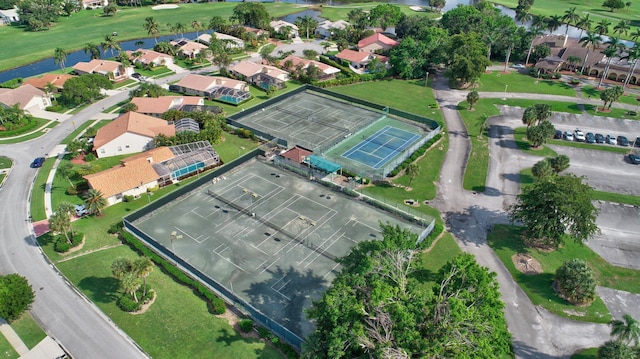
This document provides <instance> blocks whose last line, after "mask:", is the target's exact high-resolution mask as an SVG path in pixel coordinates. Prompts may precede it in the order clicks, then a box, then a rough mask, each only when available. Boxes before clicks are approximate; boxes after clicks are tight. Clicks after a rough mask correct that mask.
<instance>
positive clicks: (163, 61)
mask: <svg viewBox="0 0 640 359" xmlns="http://www.w3.org/2000/svg"><path fill="white" fill-rule="evenodd" d="M125 53H126V54H127V56H128V57H129V59H130V60H131V62H133V63H134V64H138V65H140V66H143V67H154V66H169V65H173V56H171V55H168V54H163V53H162V52H157V51H153V50H145V49H137V50H136V51H126V52H125Z"/></svg>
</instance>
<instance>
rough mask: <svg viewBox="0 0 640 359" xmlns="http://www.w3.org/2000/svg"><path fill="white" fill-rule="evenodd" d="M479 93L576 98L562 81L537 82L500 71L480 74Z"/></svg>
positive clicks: (524, 76)
mask: <svg viewBox="0 0 640 359" xmlns="http://www.w3.org/2000/svg"><path fill="white" fill-rule="evenodd" d="M478 85H479V86H478V88H477V89H476V90H477V91H479V92H504V91H505V87H506V90H507V93H509V92H522V93H539V94H548V95H559V96H576V90H575V88H574V87H573V86H571V85H569V84H568V83H566V82H564V81H562V80H538V79H536V78H535V77H531V76H529V75H524V74H520V73H518V72H509V73H508V74H505V73H503V72H501V71H494V72H492V73H490V74H487V73H485V74H482V75H481V76H480V80H479V81H478Z"/></svg>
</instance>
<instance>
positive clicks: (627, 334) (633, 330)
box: [609, 314, 640, 347]
mask: <svg viewBox="0 0 640 359" xmlns="http://www.w3.org/2000/svg"><path fill="white" fill-rule="evenodd" d="M622 318H623V319H624V320H612V321H611V322H609V325H611V336H612V337H615V338H616V340H618V341H620V342H623V343H626V344H631V343H632V342H633V343H634V345H635V346H636V347H637V346H638V343H639V342H640V322H638V321H637V320H635V319H634V318H633V317H632V316H630V315H629V314H625V315H623V316H622Z"/></svg>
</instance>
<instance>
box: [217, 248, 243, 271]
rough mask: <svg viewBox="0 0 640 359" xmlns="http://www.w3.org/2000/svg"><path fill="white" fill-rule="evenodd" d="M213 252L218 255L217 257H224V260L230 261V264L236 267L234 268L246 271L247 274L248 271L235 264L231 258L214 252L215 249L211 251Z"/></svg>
mask: <svg viewBox="0 0 640 359" xmlns="http://www.w3.org/2000/svg"><path fill="white" fill-rule="evenodd" d="M213 253H215V254H217V255H218V257H220V258H222V259H224V260H225V261H227V262H229V263H231V265H232V266H234V267H236V268H238V269H240V270H241V271H243V272H245V273H247V274H248V273H249V272H247V271H246V270H244V268H242V267H240V266H239V265H237V264H235V263H233V262H232V261H231V260H229V258H226V257H223V256H222V255H221V254H220V253H218V252H216V251H215V250H214V251H213Z"/></svg>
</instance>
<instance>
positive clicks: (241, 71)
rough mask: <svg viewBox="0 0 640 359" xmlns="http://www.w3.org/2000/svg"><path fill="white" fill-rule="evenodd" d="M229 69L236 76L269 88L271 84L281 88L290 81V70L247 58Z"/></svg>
mask: <svg viewBox="0 0 640 359" xmlns="http://www.w3.org/2000/svg"><path fill="white" fill-rule="evenodd" d="M229 70H230V71H231V73H232V74H233V75H234V76H235V77H236V78H238V79H241V80H244V81H247V82H248V83H251V84H254V85H256V86H258V87H261V88H264V89H268V88H269V87H270V86H274V87H276V88H278V89H280V88H283V87H284V86H285V82H286V81H289V73H288V72H286V71H284V70H281V69H279V68H277V67H274V66H269V65H262V64H258V63H255V62H252V61H247V60H242V61H240V62H238V63H237V64H236V65H235V66H233V67H232V68H231V69H229Z"/></svg>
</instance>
